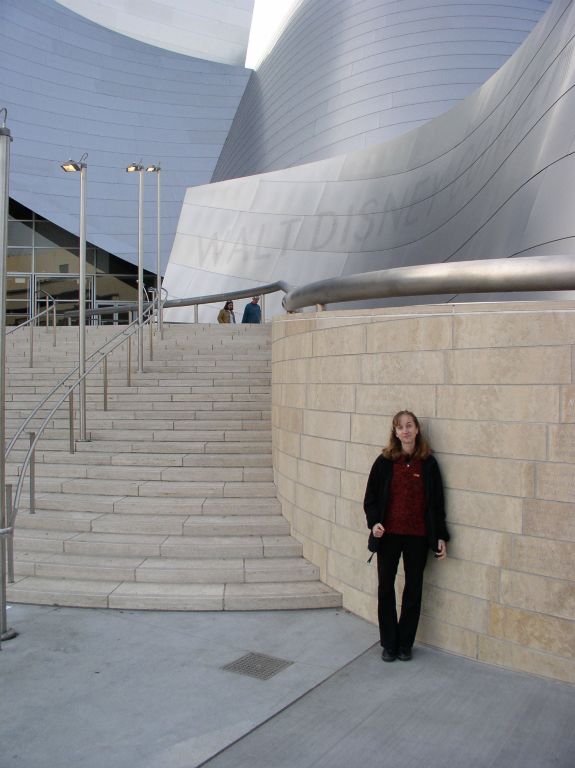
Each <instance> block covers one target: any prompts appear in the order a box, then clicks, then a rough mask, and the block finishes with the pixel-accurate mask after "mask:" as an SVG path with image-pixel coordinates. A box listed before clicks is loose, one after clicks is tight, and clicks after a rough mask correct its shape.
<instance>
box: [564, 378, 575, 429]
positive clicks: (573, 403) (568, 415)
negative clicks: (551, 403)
mask: <svg viewBox="0 0 575 768" xmlns="http://www.w3.org/2000/svg"><path fill="white" fill-rule="evenodd" d="M561 421H565V422H574V421H575V387H573V386H567V387H561Z"/></svg>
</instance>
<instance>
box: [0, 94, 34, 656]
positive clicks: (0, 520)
mask: <svg viewBox="0 0 575 768" xmlns="http://www.w3.org/2000/svg"><path fill="white" fill-rule="evenodd" d="M0 114H2V123H1V125H0V528H2V529H6V528H8V515H7V511H6V457H5V453H4V446H5V445H6V256H7V252H8V200H9V196H10V192H9V177H10V142H11V141H12V136H11V135H10V129H9V128H6V117H7V116H8V111H7V110H6V108H3V109H1V110H0ZM30 333H31V334H32V330H31V329H30ZM6 553H7V545H6V535H2V536H0V641H1V640H8V639H9V638H10V637H14V636H15V633H14V632H13V630H10V629H9V628H8V618H7V615H6Z"/></svg>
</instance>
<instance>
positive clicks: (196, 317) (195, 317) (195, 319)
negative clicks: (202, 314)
mask: <svg viewBox="0 0 575 768" xmlns="http://www.w3.org/2000/svg"><path fill="white" fill-rule="evenodd" d="M194 323H196V325H197V323H198V305H197V304H194Z"/></svg>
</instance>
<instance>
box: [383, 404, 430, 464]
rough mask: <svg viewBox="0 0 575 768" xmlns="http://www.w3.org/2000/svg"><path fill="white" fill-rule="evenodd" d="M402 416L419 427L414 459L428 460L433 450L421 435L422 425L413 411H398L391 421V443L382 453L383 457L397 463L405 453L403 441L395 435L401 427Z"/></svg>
mask: <svg viewBox="0 0 575 768" xmlns="http://www.w3.org/2000/svg"><path fill="white" fill-rule="evenodd" d="M402 416H409V417H410V418H411V419H412V420H413V423H414V424H415V426H416V427H417V435H416V436H415V450H414V452H413V454H412V457H413V458H414V459H426V458H427V457H428V456H429V455H430V454H431V448H430V447H429V443H428V442H427V440H426V439H425V438H424V437H423V435H422V434H421V425H420V423H419V419H418V418H417V416H416V415H415V414H414V413H413V412H412V411H398V412H397V413H396V414H395V416H394V417H393V419H392V420H391V431H390V433H389V441H388V443H387V445H386V446H385V448H384V449H383V451H382V453H383V455H384V456H385V458H386V459H390V460H391V461H397V459H399V457H400V456H401V455H402V453H403V449H402V447H401V441H400V439H399V437H398V436H397V435H396V434H395V428H396V427H398V426H399V420H400V418H401V417H402Z"/></svg>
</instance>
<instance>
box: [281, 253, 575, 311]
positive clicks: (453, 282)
mask: <svg viewBox="0 0 575 768" xmlns="http://www.w3.org/2000/svg"><path fill="white" fill-rule="evenodd" d="M566 290H575V257H573V256H523V257H519V258H511V259H484V260H477V261H457V262H443V263H440V264H419V265H416V266H413V267H396V268H394V269H383V270H377V271H375V272H364V273H362V274H359V275H350V276H349V277H334V278H332V279H330V280H319V281H318V282H315V283H309V284H308V285H304V286H301V287H299V288H293V289H292V290H290V291H289V292H288V293H287V294H286V295H285V296H284V298H283V301H282V305H283V307H284V309H285V310H286V311H288V312H294V311H295V310H297V309H302V308H303V307H310V306H313V305H320V306H322V305H323V306H324V305H326V304H333V303H336V302H337V303H340V302H346V301H361V300H367V299H384V298H391V297H401V296H424V295H434V294H445V293H504V292H510V293H511V292H517V291H566Z"/></svg>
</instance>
